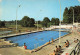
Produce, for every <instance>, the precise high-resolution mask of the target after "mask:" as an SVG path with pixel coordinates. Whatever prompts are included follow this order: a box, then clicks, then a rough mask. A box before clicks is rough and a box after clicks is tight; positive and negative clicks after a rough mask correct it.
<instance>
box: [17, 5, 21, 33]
mask: <svg viewBox="0 0 80 55" xmlns="http://www.w3.org/2000/svg"><path fill="white" fill-rule="evenodd" d="M20 6H21V5H19V6H18V7H17V9H16V33H17V12H18V8H19V7H20Z"/></svg>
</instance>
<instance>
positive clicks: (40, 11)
mask: <svg viewBox="0 0 80 55" xmlns="http://www.w3.org/2000/svg"><path fill="white" fill-rule="evenodd" d="M41 11H42V10H40V12H41ZM38 17H39V16H38ZM37 31H38V21H37Z"/></svg>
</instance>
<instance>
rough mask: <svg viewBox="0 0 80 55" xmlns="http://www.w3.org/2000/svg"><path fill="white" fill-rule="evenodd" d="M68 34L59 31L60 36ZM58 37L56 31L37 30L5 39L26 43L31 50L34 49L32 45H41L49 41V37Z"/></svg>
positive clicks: (21, 44)
mask: <svg viewBox="0 0 80 55" xmlns="http://www.w3.org/2000/svg"><path fill="white" fill-rule="evenodd" d="M66 34H68V32H61V36H64V35H66ZM58 37H59V32H58V31H43V32H37V33H31V34H25V35H20V36H15V37H10V38H7V40H12V41H13V43H18V44H19V46H23V44H24V43H26V45H27V48H28V49H30V50H32V49H34V48H35V47H34V45H35V44H36V47H37V46H41V45H43V44H45V43H46V42H48V41H49V40H50V41H51V38H53V39H56V38H58Z"/></svg>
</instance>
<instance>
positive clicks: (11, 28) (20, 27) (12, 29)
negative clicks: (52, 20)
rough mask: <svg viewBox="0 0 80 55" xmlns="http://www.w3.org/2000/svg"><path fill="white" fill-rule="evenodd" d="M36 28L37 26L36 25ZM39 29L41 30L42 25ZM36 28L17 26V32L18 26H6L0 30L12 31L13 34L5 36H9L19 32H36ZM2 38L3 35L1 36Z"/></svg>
mask: <svg viewBox="0 0 80 55" xmlns="http://www.w3.org/2000/svg"><path fill="white" fill-rule="evenodd" d="M35 26H36V24H35ZM38 27H39V28H38V29H41V27H42V26H41V24H39V25H38ZM36 30H37V28H36V27H22V26H21V25H17V31H16V25H6V27H5V28H0V31H12V32H11V33H6V34H3V35H8V34H15V33H19V32H27V31H36ZM0 36H2V34H0Z"/></svg>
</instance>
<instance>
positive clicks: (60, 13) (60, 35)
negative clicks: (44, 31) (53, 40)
mask: <svg viewBox="0 0 80 55" xmlns="http://www.w3.org/2000/svg"><path fill="white" fill-rule="evenodd" d="M59 4H60V23H59V44H60V37H61V2H60V0H59Z"/></svg>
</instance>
